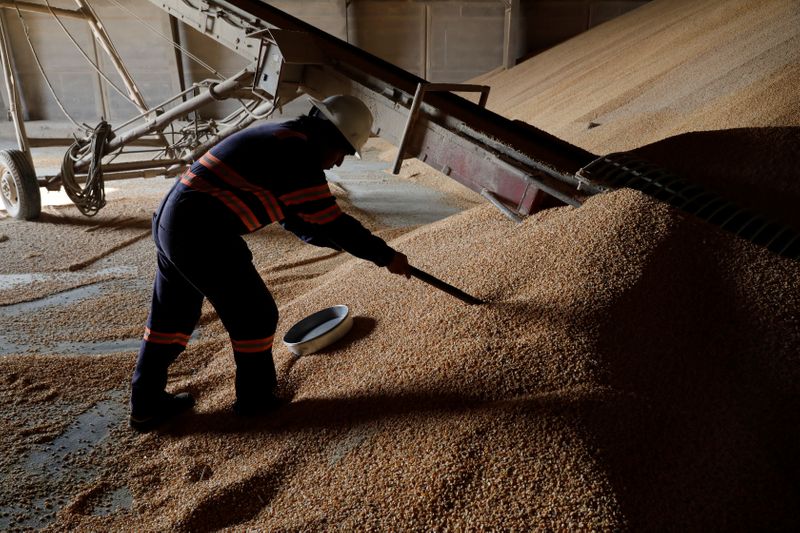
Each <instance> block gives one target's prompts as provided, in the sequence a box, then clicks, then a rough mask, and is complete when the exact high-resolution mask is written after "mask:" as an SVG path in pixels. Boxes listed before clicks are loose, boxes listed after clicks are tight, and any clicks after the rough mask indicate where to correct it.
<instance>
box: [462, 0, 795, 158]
mask: <svg viewBox="0 0 800 533" xmlns="http://www.w3.org/2000/svg"><path fill="white" fill-rule="evenodd" d="M474 81H475V82H479V83H485V84H487V85H490V86H491V87H492V90H491V93H490V95H489V101H488V104H487V107H489V108H490V109H492V110H493V111H495V112H497V113H500V114H501V115H504V116H507V117H509V118H513V119H520V120H523V121H525V122H528V123H529V124H533V125H534V126H536V127H538V128H540V129H543V130H545V131H547V132H548V133H551V134H553V135H555V136H556V137H559V138H561V139H565V140H567V141H569V142H570V143H572V144H576V145H578V146H580V147H582V148H584V149H586V150H589V151H590V152H593V153H597V154H599V155H602V154H607V153H611V152H617V151H627V150H632V149H634V148H637V147H639V146H641V145H643V144H649V143H652V142H655V141H658V140H661V139H664V138H666V137H670V136H673V135H678V134H681V133H686V132H689V131H708V130H722V129H729V128H737V127H774V126H776V127H779V126H797V125H798V124H800V99H798V98H797V91H796V89H794V90H793V89H791V88H793V87H797V86H798V84H800V5H798V3H797V2H796V1H791V0H790V1H786V0H706V1H703V2H695V1H692V0H655V1H652V2H649V3H647V4H646V5H644V6H642V7H641V8H639V9H636V10H633V11H630V12H628V13H626V14H624V15H622V16H620V17H618V18H616V19H614V20H611V21H609V22H607V23H605V24H602V25H600V26H598V27H596V28H593V29H592V30H591V31H589V32H586V33H584V34H582V35H579V36H577V37H575V38H573V39H570V40H569V41H567V42H565V43H562V44H560V45H558V46H556V47H554V48H552V49H550V50H547V51H546V52H544V53H542V54H539V55H537V56H535V57H533V58H532V59H530V60H527V61H525V62H523V63H521V64H519V65H517V66H516V67H514V68H512V69H510V70H508V71H501V72H493V73H489V74H487V75H486V76H483V77H481V78H479V79H476V80H474Z"/></svg>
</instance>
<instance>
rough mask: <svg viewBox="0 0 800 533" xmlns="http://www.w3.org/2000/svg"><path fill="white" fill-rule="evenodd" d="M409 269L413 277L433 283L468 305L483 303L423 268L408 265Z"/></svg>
mask: <svg viewBox="0 0 800 533" xmlns="http://www.w3.org/2000/svg"><path fill="white" fill-rule="evenodd" d="M409 270H410V272H409V273H410V274H411V275H412V276H414V277H415V278H417V279H418V280H420V281H424V282H425V283H427V284H428V285H433V286H434V287H436V288H437V289H439V290H441V291H444V292H446V293H447V294H449V295H451V296H455V297H456V298H458V299H459V300H461V301H462V302H466V303H468V304H470V305H478V304H482V303H483V301H481V300H479V299H478V298H475V297H474V296H470V295H469V294H467V293H466V292H464V291H462V290H461V289H457V288H456V287H453V286H452V285H450V284H449V283H447V282H445V281H442V280H440V279H439V278H437V277H436V276H432V275H430V274H428V273H427V272H425V271H423V270H420V269H418V268H416V267H413V266H409Z"/></svg>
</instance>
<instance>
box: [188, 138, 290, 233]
mask: <svg viewBox="0 0 800 533" xmlns="http://www.w3.org/2000/svg"><path fill="white" fill-rule="evenodd" d="M200 164H201V165H203V166H204V167H206V168H207V169H208V170H210V171H211V172H213V173H214V174H216V175H217V176H219V177H220V178H221V179H222V180H223V181H225V182H226V183H228V184H229V185H231V186H232V187H235V188H237V189H241V190H243V191H248V192H252V193H253V194H255V196H256V198H258V200H259V201H260V202H261V205H263V206H264V209H266V210H267V215H269V218H270V220H271V221H273V222H276V221H278V220H281V219H283V211H282V210H281V208H280V206H279V205H278V202H277V201H275V197H274V196H273V195H272V193H271V192H270V191H268V190H267V189H265V188H263V187H259V186H257V185H254V184H252V183H250V182H249V181H247V180H246V179H244V178H243V177H242V176H241V175H240V174H239V173H238V172H236V171H235V170H233V169H232V168H231V167H229V166H228V165H226V164H225V163H224V162H223V161H222V160H220V159H219V158H217V157H216V156H215V155H214V154H212V153H211V152H210V151H209V152H206V153H205V154H203V157H201V158H200Z"/></svg>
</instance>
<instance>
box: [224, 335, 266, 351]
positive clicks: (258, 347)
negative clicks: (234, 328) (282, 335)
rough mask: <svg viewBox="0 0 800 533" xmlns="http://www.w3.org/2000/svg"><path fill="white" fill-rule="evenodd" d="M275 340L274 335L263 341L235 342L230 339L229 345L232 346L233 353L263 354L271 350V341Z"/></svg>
mask: <svg viewBox="0 0 800 533" xmlns="http://www.w3.org/2000/svg"><path fill="white" fill-rule="evenodd" d="M274 338H275V335H271V336H269V337H266V338H264V339H247V340H240V341H239V340H236V339H231V344H233V349H234V351H237V352H244V353H255V352H265V351H267V350H270V349H271V348H272V341H273V339H274Z"/></svg>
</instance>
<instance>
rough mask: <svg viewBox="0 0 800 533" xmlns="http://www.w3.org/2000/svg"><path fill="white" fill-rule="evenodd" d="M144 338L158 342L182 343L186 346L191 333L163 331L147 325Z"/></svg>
mask: <svg viewBox="0 0 800 533" xmlns="http://www.w3.org/2000/svg"><path fill="white" fill-rule="evenodd" d="M144 340H145V341H147V342H154V343H156V344H180V345H181V346H186V344H188V342H189V335H188V334H186V333H180V332H176V333H162V332H160V331H153V330H152V329H150V328H147V327H146V328H144Z"/></svg>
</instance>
